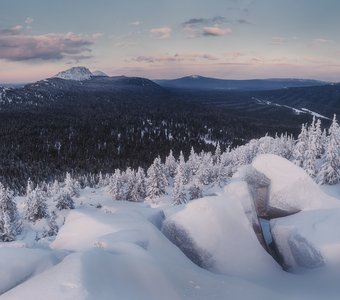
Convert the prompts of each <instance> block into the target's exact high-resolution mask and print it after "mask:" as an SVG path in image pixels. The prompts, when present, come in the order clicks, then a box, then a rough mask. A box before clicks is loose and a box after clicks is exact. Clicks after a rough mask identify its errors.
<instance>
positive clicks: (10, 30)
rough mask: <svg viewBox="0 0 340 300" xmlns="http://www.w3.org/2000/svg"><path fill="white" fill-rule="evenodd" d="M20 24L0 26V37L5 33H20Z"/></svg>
mask: <svg viewBox="0 0 340 300" xmlns="http://www.w3.org/2000/svg"><path fill="white" fill-rule="evenodd" d="M21 30H22V26H21V25H17V26H14V27H11V28H0V37H1V36H6V35H18V34H20V33H21Z"/></svg>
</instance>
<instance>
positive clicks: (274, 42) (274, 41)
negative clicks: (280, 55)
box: [271, 36, 288, 45]
mask: <svg viewBox="0 0 340 300" xmlns="http://www.w3.org/2000/svg"><path fill="white" fill-rule="evenodd" d="M287 41H288V39H287V38H285V37H282V36H275V37H272V41H271V44H272V45H282V44H284V43H286V42H287Z"/></svg>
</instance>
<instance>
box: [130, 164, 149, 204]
mask: <svg viewBox="0 0 340 300" xmlns="http://www.w3.org/2000/svg"><path fill="white" fill-rule="evenodd" d="M145 197H146V187H145V173H144V170H143V169H142V168H140V167H139V168H138V170H137V172H136V174H135V177H134V184H133V187H132V191H131V201H134V202H140V201H142V200H143V199H145Z"/></svg>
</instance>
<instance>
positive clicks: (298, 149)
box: [293, 124, 308, 167]
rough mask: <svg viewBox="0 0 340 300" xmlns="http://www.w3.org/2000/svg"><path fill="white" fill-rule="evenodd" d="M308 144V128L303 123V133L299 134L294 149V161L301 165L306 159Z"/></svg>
mask: <svg viewBox="0 0 340 300" xmlns="http://www.w3.org/2000/svg"><path fill="white" fill-rule="evenodd" d="M307 144H308V134H307V130H306V125H305V124H302V127H301V133H300V134H299V136H298V139H297V141H296V144H295V147H294V150H293V162H294V163H295V164H296V165H297V166H299V167H302V166H303V162H304V160H305V153H306V149H307Z"/></svg>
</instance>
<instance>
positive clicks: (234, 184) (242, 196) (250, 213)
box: [224, 179, 267, 249]
mask: <svg viewBox="0 0 340 300" xmlns="http://www.w3.org/2000/svg"><path fill="white" fill-rule="evenodd" d="M224 192H225V194H226V195H227V196H228V198H233V199H234V200H236V201H239V202H240V203H241V204H242V207H243V210H244V213H245V214H246V216H247V218H248V220H249V222H250V224H251V225H252V226H253V229H254V232H255V234H256V236H257V239H258V240H259V242H260V243H261V245H262V246H263V248H265V249H267V245H266V242H265V239H264V236H263V232H262V228H261V224H260V221H259V218H258V215H257V212H256V208H255V205H254V201H253V197H252V195H251V191H250V189H249V186H248V184H247V182H246V181H243V180H235V179H234V180H232V181H231V182H230V183H229V184H228V185H226V186H225V188H224Z"/></svg>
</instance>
